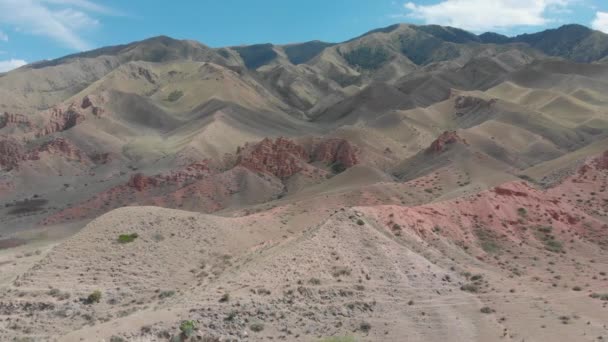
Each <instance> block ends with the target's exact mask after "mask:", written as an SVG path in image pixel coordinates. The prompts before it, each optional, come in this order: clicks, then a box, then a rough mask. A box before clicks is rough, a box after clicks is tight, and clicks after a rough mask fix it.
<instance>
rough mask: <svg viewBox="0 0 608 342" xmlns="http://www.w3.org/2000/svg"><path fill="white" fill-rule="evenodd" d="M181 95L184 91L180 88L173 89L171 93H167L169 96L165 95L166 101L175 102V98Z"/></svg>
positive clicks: (177, 98)
mask: <svg viewBox="0 0 608 342" xmlns="http://www.w3.org/2000/svg"><path fill="white" fill-rule="evenodd" d="M182 96H184V92H183V91H181V90H174V91H172V92H171V94H169V96H167V101H169V102H175V101H177V100H179V99H180V98H181V97H182Z"/></svg>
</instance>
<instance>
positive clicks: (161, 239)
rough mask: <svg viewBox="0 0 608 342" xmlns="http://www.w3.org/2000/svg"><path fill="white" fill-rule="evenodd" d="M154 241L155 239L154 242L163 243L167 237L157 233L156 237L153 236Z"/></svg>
mask: <svg viewBox="0 0 608 342" xmlns="http://www.w3.org/2000/svg"><path fill="white" fill-rule="evenodd" d="M152 239H154V241H156V242H161V241H163V240H164V239H165V237H164V236H163V234H161V233H155V234H154V235H152Z"/></svg>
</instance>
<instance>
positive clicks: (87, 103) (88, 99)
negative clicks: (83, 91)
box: [80, 95, 104, 116]
mask: <svg viewBox="0 0 608 342" xmlns="http://www.w3.org/2000/svg"><path fill="white" fill-rule="evenodd" d="M80 108H82V109H88V108H91V112H92V113H93V115H95V116H100V115H101V114H103V112H104V110H103V108H101V107H99V106H96V105H95V104H94V102H93V97H92V95H87V96H85V97H83V98H82V103H81V104H80Z"/></svg>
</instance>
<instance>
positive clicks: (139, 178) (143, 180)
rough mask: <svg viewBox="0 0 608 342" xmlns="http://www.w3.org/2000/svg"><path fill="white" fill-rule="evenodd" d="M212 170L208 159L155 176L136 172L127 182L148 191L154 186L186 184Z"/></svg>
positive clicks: (140, 189)
mask: <svg viewBox="0 0 608 342" xmlns="http://www.w3.org/2000/svg"><path fill="white" fill-rule="evenodd" d="M209 172H210V169H209V165H208V161H206V160H204V161H201V162H197V163H193V164H190V165H188V166H186V167H185V168H183V169H179V170H174V171H171V172H168V173H164V174H158V175H154V176H146V175H144V174H142V173H136V174H134V175H132V176H131V178H130V179H129V181H128V182H127V186H128V187H131V188H134V189H136V190H137V191H146V190H150V189H152V188H154V187H158V186H162V185H169V186H184V185H186V184H188V183H190V182H193V181H195V180H197V179H201V178H203V177H204V176H206V175H208V174H209Z"/></svg>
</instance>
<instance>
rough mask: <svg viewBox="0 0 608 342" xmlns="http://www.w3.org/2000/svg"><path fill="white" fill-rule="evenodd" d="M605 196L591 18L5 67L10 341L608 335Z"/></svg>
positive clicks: (168, 42)
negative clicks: (517, 30) (526, 29)
mask: <svg viewBox="0 0 608 342" xmlns="http://www.w3.org/2000/svg"><path fill="white" fill-rule="evenodd" d="M607 188H608V35H607V34H604V33H601V32H599V31H595V30H592V29H589V28H587V27H584V26H580V25H565V26H562V27H560V28H557V29H550V30H546V31H542V32H538V33H533V34H523V35H518V36H514V37H507V36H503V35H500V34H496V33H484V34H480V35H477V34H473V33H470V32H468V31H465V30H461V29H458V28H453V27H445V26H437V25H410V24H398V25H393V26H389V27H385V28H381V29H377V30H374V31H370V32H367V33H365V34H363V35H361V36H359V37H356V38H353V39H351V40H348V41H345V42H342V43H335V44H334V43H325V42H321V41H311V42H305V43H300V44H290V45H273V44H259V45H246V46H231V47H223V48H210V47H208V46H206V45H203V44H202V43H199V42H196V41H190V40H176V39H172V38H169V37H166V36H159V37H154V38H150V39H147V40H143V41H138V42H134V43H130V44H127V45H119V46H110V47H105V48H101V49H97V50H92V51H87V52H83V53H78V54H74V55H69V56H66V57H63V58H60V59H55V60H48V61H41V62H36V63H32V64H28V65H25V66H22V67H20V68H18V69H15V70H13V71H10V72H7V73H0V340H1V341H112V342H120V341H306V342H309V341H310V342H312V341H321V342H332V341H333V342H353V341H527V342H529V341H602V340H607V339H608V275H607V272H608V189H607Z"/></svg>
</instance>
